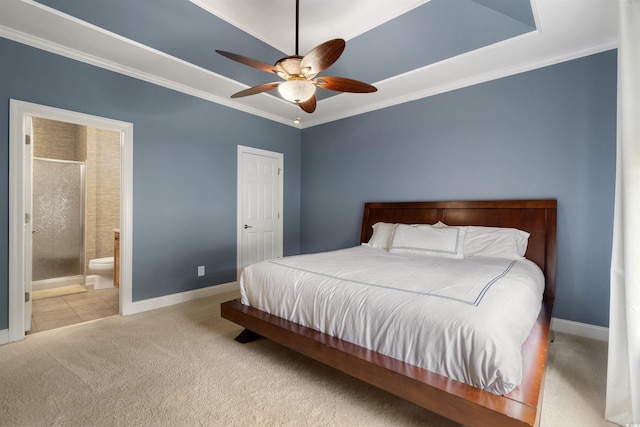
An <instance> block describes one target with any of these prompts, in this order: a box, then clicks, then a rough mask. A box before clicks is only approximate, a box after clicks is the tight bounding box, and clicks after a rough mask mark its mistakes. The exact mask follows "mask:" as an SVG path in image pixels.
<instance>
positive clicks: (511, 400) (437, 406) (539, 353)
mask: <svg viewBox="0 0 640 427" xmlns="http://www.w3.org/2000/svg"><path fill="white" fill-rule="evenodd" d="M552 307H553V300H546V301H545V303H544V305H543V308H542V310H541V312H540V315H539V316H538V320H537V322H536V325H535V326H534V328H533V330H532V332H531V334H530V336H529V338H528V339H527V341H526V343H525V344H524V345H523V364H524V366H523V369H524V371H523V377H524V381H523V383H522V384H521V385H520V386H519V387H517V388H516V389H515V390H513V391H512V392H511V393H509V394H508V395H505V396H498V395H495V394H492V393H489V392H486V391H483V390H480V389H477V388H475V387H472V386H469V385H467V384H464V383H461V382H458V381H455V380H452V379H450V378H447V377H444V376H442V375H438V374H436V373H433V372H430V371H427V370H426V369H422V368H419V367H417V366H414V365H410V364H408V363H405V362H402V361H400V360H397V359H393V358H391V357H388V356H385V355H382V354H380V353H376V352H375V351H372V350H368V349H366V348H364V347H360V346H357V345H355V344H352V343H349V342H346V341H343V340H341V339H338V338H335V337H332V336H329V335H326V334H323V333H320V332H318V331H315V330H313V329H310V328H307V327H304V326H301V325H298V324H296V323H293V322H290V321H288V320H285V319H282V318H280V317H277V316H273V315H271V314H268V313H265V312H263V311H260V310H257V309H255V308H252V307H249V306H247V305H244V304H242V303H241V302H240V301H239V300H233V301H228V302H225V303H223V304H222V305H221V315H222V317H223V318H225V319H227V320H230V321H232V322H234V323H237V324H238V325H241V326H243V327H244V328H246V330H248V331H251V332H252V333H255V334H258V335H261V336H263V337H265V338H268V339H270V340H272V341H274V342H277V343H278V344H281V345H283V346H285V347H288V348H290V349H292V350H295V351H297V352H298V353H301V354H304V355H305V356H308V357H310V358H312V359H315V360H317V361H319V362H322V363H324V364H326V365H328V366H331V367H333V368H335V369H338V370H339V371H342V372H344V373H346V374H348V375H351V376H353V377H355V378H358V379H360V380H362V381H364V382H366V383H368V384H371V385H373V386H375V387H378V388H380V389H382V390H385V391H387V392H389V393H392V394H395V395H396V396H399V397H401V398H403V399H406V400H408V401H410V402H413V403H415V404H416V405H418V406H421V407H423V408H425V409H428V410H430V411H432V412H435V413H437V414H439V415H442V416H443V417H445V418H449V419H451V420H454V421H456V422H459V423H461V424H463V425H466V426H469V427H495V426H504V427H512V426H513V427H516V426H517V427H523V426H534V425H538V423H539V416H540V409H541V403H542V400H541V399H542V386H543V382H544V371H545V365H546V359H547V345H548V342H549V328H550V324H551V310H552ZM242 334H244V335H245V338H246V337H247V336H250V333H248V332H243V333H242ZM242 334H241V335H242ZM242 341H246V339H243V340H242Z"/></svg>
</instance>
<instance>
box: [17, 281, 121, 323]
mask: <svg viewBox="0 0 640 427" xmlns="http://www.w3.org/2000/svg"><path fill="white" fill-rule="evenodd" d="M118 306H119V292H118V289H117V288H111V289H92V288H91V287H89V288H88V290H87V292H83V293H79V294H72V295H65V296H60V297H54V298H44V299H39V300H34V301H33V303H32V312H31V330H30V331H29V332H28V333H29V334H34V333H36V332H42V331H47V330H49V329H56V328H61V327H63V326H69V325H74V324H76V323H82V322H87V321H89V320H96V319H101V318H103V317H108V316H113V315H116V314H118V313H119V307H118Z"/></svg>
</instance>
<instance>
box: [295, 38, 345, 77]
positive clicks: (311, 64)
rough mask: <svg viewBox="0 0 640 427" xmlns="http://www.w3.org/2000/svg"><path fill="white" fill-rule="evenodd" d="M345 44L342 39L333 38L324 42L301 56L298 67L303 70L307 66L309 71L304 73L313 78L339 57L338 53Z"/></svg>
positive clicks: (340, 52)
mask: <svg viewBox="0 0 640 427" xmlns="http://www.w3.org/2000/svg"><path fill="white" fill-rule="evenodd" d="M345 46H346V42H345V41H344V40H343V39H333V40H329V41H327V42H324V43H322V44H320V45H318V46H316V47H314V48H313V49H311V51H310V52H309V53H307V54H306V55H305V56H304V58H302V62H300V68H301V69H303V70H304V69H305V68H308V69H309V71H308V72H305V73H304V74H305V75H306V76H307V77H309V78H313V77H315V75H316V74H318V73H319V72H320V71H322V70H326V69H327V68H329V67H330V66H332V65H333V63H334V62H336V61H337V60H338V58H340V55H342V51H344V48H345Z"/></svg>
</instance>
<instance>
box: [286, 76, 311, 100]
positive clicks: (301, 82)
mask: <svg viewBox="0 0 640 427" xmlns="http://www.w3.org/2000/svg"><path fill="white" fill-rule="evenodd" d="M278 92H280V95H282V97H283V98H284V99H286V100H287V101H291V102H295V103H298V102H304V101H306V100H308V99H309V98H311V97H312V96H313V95H315V93H316V85H315V84H313V82H312V81H310V80H305V79H295V80H287V81H286V82H284V83H280V84H279V85H278Z"/></svg>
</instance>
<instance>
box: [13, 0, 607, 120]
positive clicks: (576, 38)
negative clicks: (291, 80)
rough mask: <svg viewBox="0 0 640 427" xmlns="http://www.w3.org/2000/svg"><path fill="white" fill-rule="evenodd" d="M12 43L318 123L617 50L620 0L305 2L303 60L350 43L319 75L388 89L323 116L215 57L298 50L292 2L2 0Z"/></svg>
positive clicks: (333, 102) (264, 76)
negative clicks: (249, 92)
mask: <svg viewBox="0 0 640 427" xmlns="http://www.w3.org/2000/svg"><path fill="white" fill-rule="evenodd" d="M0 36H2V37H6V38H9V39H13V40H16V41H19V42H21V43H25V44H29V45H31V46H35V47H38V48H41V49H45V50H48V51H51V52H54V53H58V54H62V55H65V56H68V57H71V58H74V59H78V60H81V61H84V62H88V63H91V64H94V65H97V66H100V67H104V68H107V69H111V70H113V71H117V72H120V73H123V74H127V75H131V76H133V77H136V78H140V79H143V80H146V81H150V82H152V83H155V84H159V85H162V86H165V87H169V88H171V89H175V90H179V91H182V92H185V93H189V94H191V95H194V96H198V97H201V98H204V99H208V100H210V101H213V102H217V103H221V104H224V105H227V106H229V107H232V108H236V109H239V110H242V111H246V112H248V113H251V114H255V115H259V116H262V117H265V118H267V119H270V120H275V121H279V122H282V123H285V124H289V125H292V126H294V124H293V119H294V118H296V117H301V118H302V123H300V124H298V125H295V126H299V127H306V126H313V125H317V124H321V123H326V122H329V121H333V120H338V119H341V118H344V117H348V116H352V115H355V114H360V113H364V112H367V111H372V110H375V109H379V108H385V107H388V106H392V105H396V104H399V103H403V102H408V101H411V100H415V99H419V98H423V97H427V96H431V95H435V94H438V93H442V92H445V91H449V90H454V89H457V88H460V87H464V86H468V85H471V84H476V83H480V82H483V81H487V80H491V79H495V78H500V77H504V76H507V75H510V74H515V73H519V72H523V71H527V70H530V69H535V68H538V67H542V66H546V65H551V64H554V63H558V62H562V61H566V60H570V59H573V58H578V57H581V56H585V55H589V54H592V53H597V52H601V51H604V50H609V49H612V48H615V47H616V46H617V2H615V1H611V0H350V1H348V2H345V1H344V0H323V1H319V0H300V52H299V53H300V54H301V55H304V54H305V53H306V52H307V51H309V50H310V49H311V48H313V47H315V46H316V45H318V44H320V43H322V42H324V41H326V40H329V39H332V38H338V37H340V38H344V39H345V40H347V48H346V49H345V51H344V53H343V54H342V56H341V57H340V59H339V60H338V62H337V63H335V64H334V65H333V66H332V67H330V68H329V69H328V70H325V71H324V72H323V73H321V75H335V76H341V77H348V78H353V79H357V80H362V81H365V82H367V83H371V84H374V85H375V86H376V87H378V92H376V93H373V94H338V93H336V92H330V91H324V90H319V94H322V95H321V96H319V102H318V107H317V109H316V112H314V113H313V114H307V113H304V112H303V111H301V110H300V109H299V108H298V107H297V106H296V105H294V104H291V103H288V102H287V101H284V100H282V99H281V98H280V97H279V96H278V95H277V91H273V92H270V93H265V94H260V95H255V96H251V97H247V98H238V99H234V100H232V99H230V98H229V96H230V95H231V94H232V93H235V92H237V91H239V90H243V89H245V88H247V87H249V86H254V85H258V84H263V83H267V82H270V81H278V78H277V76H273V75H270V74H268V73H264V72H261V71H258V70H255V69H252V68H250V67H246V66H244V65H242V64H239V63H236V62H234V61H230V60H229V59H227V58H224V57H222V56H220V55H217V54H216V53H215V49H222V50H227V51H231V52H234V53H238V54H241V55H244V56H248V57H251V58H254V59H257V60H260V61H263V62H267V63H275V62H276V61H277V60H278V59H280V58H282V57H283V56H286V55H291V54H293V53H295V52H294V50H295V1H294V0H259V1H258V0H163V1H158V0H136V1H130V0H109V1H101V2H96V1H92V2H78V1H77V0H40V1H38V2H36V1H33V0H3V13H2V14H0ZM274 92H275V93H274Z"/></svg>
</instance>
